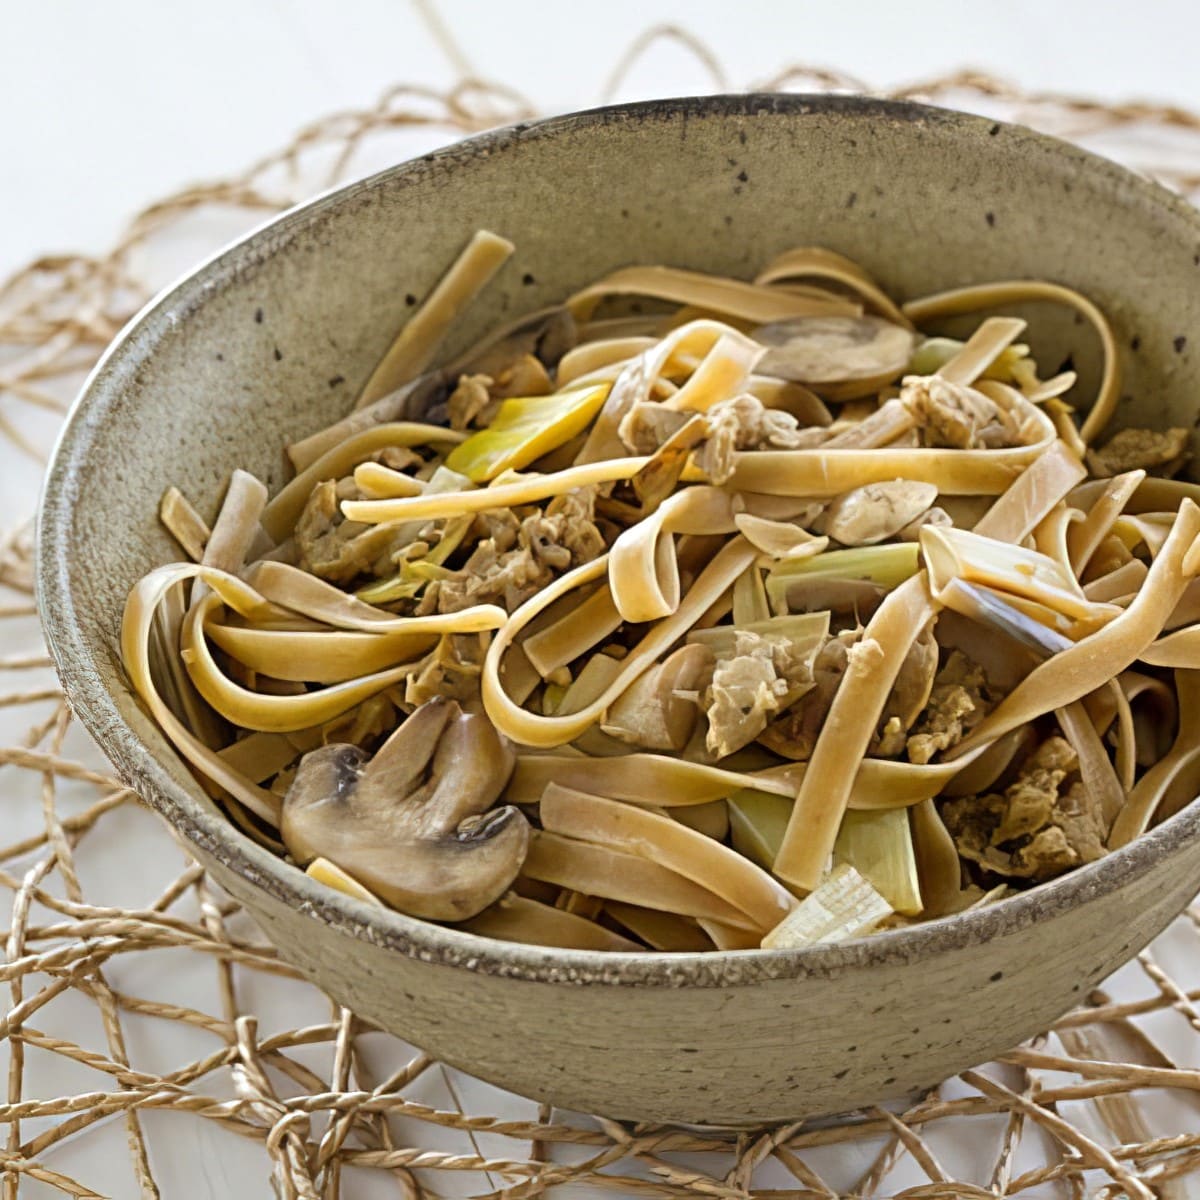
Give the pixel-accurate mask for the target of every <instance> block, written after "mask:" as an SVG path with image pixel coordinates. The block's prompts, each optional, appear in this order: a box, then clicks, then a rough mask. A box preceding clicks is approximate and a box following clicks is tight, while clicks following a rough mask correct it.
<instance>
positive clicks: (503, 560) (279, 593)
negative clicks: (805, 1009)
mask: <svg viewBox="0 0 1200 1200" xmlns="http://www.w3.org/2000/svg"><path fill="white" fill-rule="evenodd" d="M512 251H513V247H512V245H511V244H510V243H508V242H507V241H506V240H505V239H503V238H501V237H498V236H497V235H494V234H490V233H486V232H484V233H480V234H478V235H477V236H476V237H475V238H474V239H473V240H472V241H471V242H470V244H469V245H468V246H467V247H466V249H465V250H464V251H463V253H462V255H461V256H460V257H459V259H458V260H457V261H456V262H455V263H453V264H452V265H451V267H450V269H449V271H448V272H447V273H446V275H445V276H444V277H443V278H442V279H441V281H440V282H438V283H437V284H436V285H435V286H434V287H433V289H432V291H431V292H430V294H429V297H428V298H427V299H426V301H425V302H424V303H423V304H422V305H421V306H420V307H418V308H417V309H416V310H415V312H414V314H413V315H412V317H411V318H410V320H409V321H408V322H407V324H406V325H405V326H404V328H403V329H402V330H401V332H400V334H399V335H398V337H397V338H396V339H395V340H394V342H393V343H392V345H391V347H390V349H388V350H387V351H386V353H385V354H384V355H383V357H382V358H381V360H380V362H379V363H378V365H377V366H376V368H375V370H374V371H373V372H372V374H371V375H370V377H369V380H368V383H367V384H366V386H365V387H364V389H363V391H362V393H361V395H360V398H359V404H358V406H357V407H356V409H355V411H353V412H352V413H351V414H349V415H347V416H343V417H342V418H341V419H339V420H337V421H335V422H334V423H332V424H331V425H330V426H329V427H328V428H327V429H325V430H320V431H318V432H316V433H310V434H308V435H307V436H305V437H303V438H299V439H297V440H296V441H295V442H293V444H292V445H291V446H290V447H289V448H288V453H289V458H290V460H291V462H292V463H293V465H294V467H295V474H294V475H293V477H292V478H291V480H290V481H289V482H288V483H286V484H285V485H284V486H283V487H282V488H281V489H279V490H278V491H277V492H276V494H275V495H274V496H268V494H267V490H266V488H265V487H264V486H263V485H262V484H261V483H260V482H259V481H258V480H257V479H255V478H254V476H252V475H250V474H248V473H247V472H245V471H242V470H238V471H235V472H234V473H233V475H232V477H231V480H230V484H229V488H228V491H227V494H226V496H225V499H224V502H223V504H222V505H221V506H220V508H219V509H218V511H217V512H216V513H215V514H214V516H213V520H212V521H211V524H210V523H209V522H208V521H207V520H206V519H205V517H204V515H203V514H202V511H199V510H198V509H197V508H196V507H194V506H193V505H192V504H191V503H190V502H189V500H188V499H187V496H186V490H187V489H186V484H187V481H186V480H180V481H179V485H180V486H179V487H178V488H171V489H169V490H168V492H167V493H166V494H165V495H164V497H163V501H162V505H161V509H160V517H161V519H162V521H163V523H164V525H165V526H166V527H167V528H168V530H169V531H170V532H171V533H172V534H173V535H174V536H175V538H176V540H177V541H178V542H179V544H180V546H181V548H182V553H183V557H184V560H185V561H180V562H178V563H173V564H168V565H166V566H161V567H158V568H156V569H155V570H153V571H151V572H150V573H149V574H148V575H147V576H146V577H145V578H144V579H142V580H140V581H139V582H138V584H137V585H136V586H135V587H134V589H133V590H132V592H131V593H130V596H129V599H128V603H127V605H126V610H125V615H124V622H123V626H122V630H121V647H122V654H123V656H124V661H125V664H126V668H127V670H128V672H129V676H130V680H131V682H132V684H133V686H134V689H135V690H136V692H137V694H138V695H139V697H140V698H141V700H142V702H143V703H144V705H145V707H146V709H147V712H148V713H149V715H150V717H151V718H152V719H153V720H154V721H155V722H156V723H157V725H158V726H159V728H160V729H161V730H162V732H163V733H164V734H165V736H166V737H167V738H168V740H169V741H170V742H171V743H172V744H173V746H174V747H175V748H176V750H177V751H178V752H179V754H180V755H181V757H182V758H183V760H184V761H185V762H186V763H187V764H188V765H189V767H190V768H191V769H192V770H193V771H194V772H195V773H196V774H197V776H198V777H199V778H200V779H201V780H202V782H203V783H204V786H205V787H206V788H207V789H208V791H209V793H210V794H211V795H212V796H213V797H214V799H215V801H216V802H217V803H220V804H224V805H226V806H227V808H228V811H229V813H230V815H231V817H232V818H233V819H234V820H235V821H236V822H237V824H238V826H239V828H241V829H242V830H243V831H245V832H246V833H248V834H249V835H250V836H253V837H256V838H258V839H259V840H260V841H262V842H263V844H264V845H269V846H271V847H273V848H276V849H277V850H280V851H281V852H282V853H285V854H286V855H287V856H288V857H289V858H290V859H291V860H292V861H294V862H295V863H296V864H297V866H299V867H301V868H306V869H308V872H309V875H310V877H312V878H313V879H316V880H320V881H326V882H327V883H328V885H329V886H331V887H337V888H339V889H340V890H341V891H343V892H344V893H345V894H346V895H347V896H348V897H351V898H352V899H348V900H347V901H346V902H347V903H367V902H369V903H385V904H390V905H392V906H394V907H397V908H400V909H402V910H404V911H408V912H411V913H413V914H414V915H418V916H424V917H427V918H429V919H436V920H444V921H453V922H457V923H461V924H462V925H463V927H464V928H465V929H467V930H468V931H470V932H473V933H475V934H478V935H481V936H491V937H504V938H511V939H515V940H518V941H533V942H538V941H541V942H543V943H544V944H548V945H555V946H563V947H575V948H580V949H591V950H598V951H604V952H613V951H625V952H632V951H636V950H647V949H657V950H663V951H677V950H690V951H695V950H697V949H709V950H734V949H743V948H754V947H758V946H759V945H766V946H769V947H772V948H779V947H787V946H802V945H805V944H808V942H809V940H811V939H815V938H817V937H818V936H820V937H822V938H825V937H837V936H859V935H861V934H862V933H864V932H870V931H872V930H874V929H878V928H881V927H885V926H887V925H889V924H897V923H905V922H910V921H912V920H916V919H920V918H921V917H932V916H939V915H945V914H948V913H953V912H957V911H960V910H962V909H965V908H968V907H970V906H972V905H974V904H978V903H989V902H991V901H993V900H995V899H996V898H998V897H999V896H1002V895H1003V894H1004V893H1005V892H1006V891H1007V890H1012V889H1020V888H1024V887H1028V886H1031V885H1033V884H1036V883H1038V882H1040V881H1042V880H1044V879H1050V878H1053V877H1055V876H1057V875H1059V874H1061V873H1062V872H1063V871H1066V870H1071V869H1073V868H1076V867H1081V866H1085V865H1086V864H1087V863H1089V862H1092V861H1095V860H1096V859H1098V858H1100V857H1102V856H1103V855H1104V854H1105V853H1107V852H1109V851H1110V850H1114V849H1117V848H1119V847H1120V846H1123V845H1125V844H1127V843H1128V842H1129V841H1130V840H1132V839H1133V838H1135V837H1137V836H1138V835H1139V834H1141V833H1142V832H1144V831H1145V830H1146V829H1148V828H1150V827H1151V826H1152V825H1154V824H1155V823H1156V822H1157V821H1160V820H1164V819H1167V818H1168V817H1170V816H1171V815H1172V814H1173V813H1175V812H1176V811H1178V810H1179V808H1180V807H1182V806H1183V805H1184V804H1185V803H1187V802H1189V801H1190V800H1191V796H1192V792H1193V790H1195V789H1197V788H1200V757H1198V756H1197V752H1196V747H1195V740H1196V728H1197V722H1198V721H1200V715H1198V713H1200V703H1198V701H1200V684H1197V682H1196V681H1197V679H1200V582H1195V583H1194V582H1193V581H1195V580H1196V577H1197V575H1200V503H1197V501H1198V500H1200V487H1198V486H1197V485H1195V484H1191V483H1186V482H1183V481H1178V480H1175V479H1172V478H1169V476H1170V475H1171V474H1173V473H1174V472H1176V471H1177V470H1179V469H1180V468H1181V466H1182V465H1183V463H1184V462H1185V461H1186V458H1187V438H1186V436H1185V434H1184V431H1177V430H1170V431H1134V432H1133V433H1132V434H1130V433H1124V434H1122V433H1118V434H1116V435H1115V436H1112V437H1109V438H1108V439H1107V441H1105V440H1103V439H1104V435H1105V434H1106V433H1107V431H1108V426H1109V423H1110V421H1111V419H1112V417H1113V414H1114V411H1115V406H1116V401H1117V397H1118V394H1119V393H1120V389H1121V374H1120V361H1119V355H1118V352H1117V341H1116V338H1115V335H1114V333H1113V330H1112V328H1111V326H1110V325H1109V322H1108V321H1107V319H1106V318H1105V316H1104V314H1103V313H1102V312H1100V310H1099V309H1098V308H1097V307H1096V306H1095V305H1094V304H1093V303H1092V302H1091V301H1090V300H1089V299H1088V298H1087V297H1085V296H1082V295H1080V294H1079V293H1077V292H1075V291H1073V290H1071V289H1069V288H1066V287H1064V286H1062V285H1060V284H1056V283H1050V282H1046V281H1036V280H1008V281H1002V282H998V283H991V284H981V285H972V286H970V287H963V288H958V289H955V290H953V291H948V292H942V293H939V294H937V295H933V296H927V297H923V298H918V299H911V300H908V301H907V302H905V303H898V302H897V301H896V300H895V299H894V298H893V297H891V296H889V295H888V294H887V293H886V292H885V291H884V290H883V289H882V288H881V287H880V286H879V284H878V283H877V282H876V281H875V280H874V279H873V278H872V277H871V275H870V274H869V273H868V272H867V271H866V270H865V269H864V268H863V267H862V266H860V265H859V264H857V263H855V262H853V261H851V260H850V259H847V258H845V257H844V256H842V255H841V254H838V253H837V252H835V251H833V250H831V249H828V248H823V247H798V248H796V249H793V250H790V251H787V252H785V253H782V254H780V255H778V256H777V257H776V258H775V259H773V260H772V261H771V262H769V263H767V264H766V265H765V266H763V267H762V269H761V270H760V271H759V272H758V275H757V276H756V277H755V278H754V279H753V280H752V281H746V280H741V279H731V278H724V277H720V276H715V275H708V274H704V273H701V272H697V271H692V270H685V269H682V268H679V267H673V266H655V265H634V266H627V267H623V268H621V269H619V270H616V271H614V272H612V273H611V274H610V275H608V276H606V277H605V278H603V279H600V280H597V281H595V282H593V283H591V284H589V285H588V286H586V287H583V288H581V289H580V290H578V291H576V292H575V293H574V294H573V295H571V296H570V297H568V298H567V299H566V301H565V302H564V304H563V305H562V306H559V307H556V308H553V309H548V310H545V311H543V312H540V313H537V314H532V315H531V316H529V317H527V318H522V319H521V320H519V321H517V322H516V323H515V324H513V325H512V326H510V327H508V328H506V329H500V330H498V331H496V332H495V333H494V334H493V335H492V336H490V337H489V338H488V339H487V340H486V341H485V342H483V343H481V344H480V345H478V346H476V347H474V348H472V349H471V350H469V351H467V352H466V353H465V354H463V355H461V356H460V357H459V358H458V359H457V360H455V361H454V362H453V363H450V364H448V365H444V366H441V367H437V366H435V365H434V364H435V363H436V362H437V361H438V355H439V352H440V347H441V345H442V343H443V341H444V339H445V337H446V335H447V334H448V333H449V332H450V330H451V329H452V328H453V325H454V322H455V320H456V319H457V317H458V315H459V314H460V312H461V311H462V310H463V309H464V308H465V307H466V306H467V305H468V304H471V303H473V302H475V300H476V299H477V298H478V297H479V296H481V295H482V294H483V292H484V289H485V288H486V287H487V285H488V283H489V281H490V280H492V279H493V277H496V276H497V275H498V274H500V273H502V272H503V270H505V269H506V268H505V263H506V261H507V260H508V258H509V257H510V255H511V254H512ZM507 269H508V270H511V267H509V268H507ZM501 277H502V276H501ZM1030 302H1036V303H1050V304H1056V305H1062V306H1066V307H1067V308H1068V309H1070V310H1073V311H1074V312H1075V313H1077V314H1078V315H1079V317H1080V318H1082V319H1083V320H1085V321H1086V322H1087V323H1088V324H1089V325H1090V326H1091V328H1092V329H1093V330H1094V331H1095V334H1096V338H1097V344H1098V346H1099V350H1100V355H1101V369H1100V384H1099V388H1098V391H1097V394H1096V395H1095V396H1093V397H1087V396H1082V397H1081V396H1078V395H1077V391H1078V388H1077V381H1076V378H1075V375H1074V372H1073V371H1065V370H1064V371H1062V372H1060V373H1059V374H1056V375H1053V376H1052V377H1047V378H1043V377H1042V376H1041V374H1040V372H1039V368H1038V364H1037V362H1036V361H1035V360H1034V358H1033V357H1032V355H1031V353H1030V350H1029V347H1028V346H1027V345H1026V344H1025V343H1024V342H1023V341H1022V338H1023V337H1024V334H1025V330H1026V323H1025V321H1024V320H1022V319H1020V318H1017V317H1014V316H1011V315H1003V314H996V313H991V314H990V315H989V310H994V309H998V308H1000V309H1011V307H1012V306H1013V305H1021V304H1026V303H1030ZM974 313H978V314H979V315H980V320H979V322H978V324H977V326H976V328H975V330H974V332H973V333H972V334H971V336H970V337H969V338H967V339H966V340H965V341H956V340H954V339H951V338H947V337H943V336H939V331H938V329H937V326H938V324H939V322H942V321H944V320H945V319H947V318H951V317H956V318H961V317H962V316H964V315H969V314H974ZM1077 413H1081V414H1083V415H1082V418H1080V417H1077V416H1076V414H1077ZM1156 472H1157V473H1159V474H1156ZM1163 474H1165V475H1166V476H1168V477H1162V476H1163ZM835 867H836V868H837V869H836V870H834V869H833V868H835ZM422 880H426V881H428V882H426V883H422V882H421V881H422ZM810 897H811V901H810ZM818 911H819V912H820V913H821V914H822V917H821V922H824V923H823V924H821V922H817V921H816V918H815V916H814V915H813V914H815V913H817V912H818ZM865 912H869V913H872V914H874V915H873V916H872V917H871V918H870V921H869V922H868V923H867V924H866V925H863V924H862V922H861V920H859V918H860V917H861V914H863V913H865ZM851 914H858V916H856V917H854V918H853V919H852V915H851ZM888 914H891V915H888ZM830 921H832V922H833V925H832V926H831V925H830V924H829V923H830ZM818 924H819V925H820V928H821V929H822V930H824V931H825V932H822V933H820V934H819V935H818V933H816V932H814V931H815V930H816V929H817V927H818ZM831 928H832V929H833V930H834V932H829V930H830V929H831ZM838 930H840V931H841V932H837V931H838Z"/></svg>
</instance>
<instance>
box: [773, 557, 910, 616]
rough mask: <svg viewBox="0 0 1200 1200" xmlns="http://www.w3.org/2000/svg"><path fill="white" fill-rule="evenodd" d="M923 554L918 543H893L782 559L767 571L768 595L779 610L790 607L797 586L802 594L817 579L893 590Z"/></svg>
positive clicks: (907, 575) (905, 577)
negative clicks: (854, 582)
mask: <svg viewBox="0 0 1200 1200" xmlns="http://www.w3.org/2000/svg"><path fill="white" fill-rule="evenodd" d="M920 554H921V548H920V546H918V544H917V543H916V542H890V543H888V544H887V545H884V546H859V547H856V548H855V549H853V550H826V551H824V552H823V553H820V554H813V555H810V556H808V557H805V558H785V559H781V560H780V561H779V562H777V563H775V564H773V565H772V567H771V570H770V571H769V572H768V573H767V578H766V589H767V598H768V599H769V600H770V602H771V605H772V607H773V608H774V609H775V611H776V612H780V611H783V610H786V608H787V607H788V594H789V592H791V591H792V590H793V589H796V590H797V591H799V592H800V593H801V594H802V591H803V587H804V586H805V585H809V584H814V583H817V582H818V581H820V582H832V581H840V580H850V581H861V582H864V583H871V584H875V585H876V586H877V587H880V588H885V589H889V590H890V589H892V588H895V587H899V585H900V584H902V583H903V582H904V581H905V580H906V579H911V578H912V577H913V576H914V575H915V574H916V572H917V567H918V565H919V559H920Z"/></svg>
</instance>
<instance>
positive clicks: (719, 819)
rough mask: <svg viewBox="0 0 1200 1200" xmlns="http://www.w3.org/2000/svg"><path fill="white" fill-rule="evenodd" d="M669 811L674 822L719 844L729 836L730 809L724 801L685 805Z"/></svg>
mask: <svg viewBox="0 0 1200 1200" xmlns="http://www.w3.org/2000/svg"><path fill="white" fill-rule="evenodd" d="M667 811H668V813H669V815H670V816H671V817H672V818H673V819H674V820H676V821H679V822H680V823H681V824H683V825H686V826H687V827H688V828H689V829H694V830H695V831H696V832H697V833H702V834H704V836H705V837H710V838H714V839H715V840H716V841H718V842H723V841H724V840H725V838H726V837H727V836H728V834H729V809H728V808H727V807H726V805H725V801H724V800H710V801H709V802H708V803H707V804H683V805H679V806H677V807H675V808H672V809H669V810H667Z"/></svg>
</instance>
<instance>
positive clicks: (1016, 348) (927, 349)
mask: <svg viewBox="0 0 1200 1200" xmlns="http://www.w3.org/2000/svg"><path fill="white" fill-rule="evenodd" d="M965 345H966V342H960V341H959V340H958V338H948V337H932V338H926V339H925V341H923V342H922V343H921V344H920V345H919V346H918V347H917V348H916V350H914V351H913V356H912V359H911V360H910V362H909V364H908V372H907V374H909V375H936V374H937V373H938V371H940V370H941V369H942V368H943V367H944V366H945V365H946V364H947V363H948V362H949V361H950V360H951V359H952V358H953V357H954V356H955V355H956V354H957V353H958V352H959V351H960V350H961V349H962V348H963V347H964V346H965ZM1028 357H1029V347H1028V346H1026V345H1025V344H1024V343H1023V342H1016V343H1014V344H1013V345H1011V346H1006V347H1005V348H1004V349H1003V350H1002V351H1001V352H1000V353H999V354H998V355H997V356H996V358H995V360H994V361H993V362H992V363H991V365H990V366H989V367H988V369H987V370H986V371H984V373H983V378H984V379H998V380H999V381H1000V382H1001V383H1012V382H1013V367H1014V366H1016V364H1017V363H1018V362H1020V361H1021V360H1022V359H1027V358H1028Z"/></svg>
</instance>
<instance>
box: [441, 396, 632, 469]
mask: <svg viewBox="0 0 1200 1200" xmlns="http://www.w3.org/2000/svg"><path fill="white" fill-rule="evenodd" d="M608 389H609V384H607V383H603V384H600V385H599V386H597V387H584V388H575V389H574V390H572V391H566V392H554V393H553V394H552V395H549V396H528V397H521V398H518V399H513V400H505V401H504V402H503V403H502V404H501V405H500V409H499V411H498V412H497V413H496V415H495V417H494V418H493V419H492V423H491V424H490V425H489V426H488V427H487V428H486V429H481V430H480V431H479V432H478V433H473V434H471V436H470V437H469V438H467V440H466V441H465V442H461V443H460V444H459V445H457V446H455V447H454V449H453V450H452V451H451V452H450V454H449V455H448V456H447V458H446V466H447V467H449V468H450V469H451V470H452V471H461V472H462V473H463V474H464V475H466V476H467V478H468V479H470V480H471V481H472V482H473V483H487V482H488V481H489V480H491V479H495V477H496V476H497V475H499V474H500V473H501V472H502V471H519V470H520V469H521V468H522V467H527V466H529V464H530V463H531V462H534V461H536V460H537V459H539V458H541V457H542V455H543V454H549V453H550V451H551V450H557V449H558V447H559V446H561V445H563V444H564V443H566V442H569V441H570V440H571V439H572V438H573V437H575V435H576V434H579V433H582V432H583V431H584V430H585V429H586V428H587V427H588V426H589V425H590V424H591V423H592V418H593V417H595V415H596V414H597V413H598V412H599V411H600V406H601V405H602V404H603V403H604V401H605V399H606V398H607V397H608Z"/></svg>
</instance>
